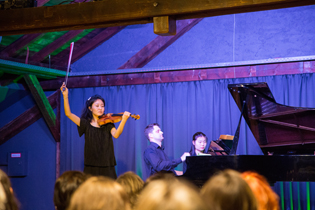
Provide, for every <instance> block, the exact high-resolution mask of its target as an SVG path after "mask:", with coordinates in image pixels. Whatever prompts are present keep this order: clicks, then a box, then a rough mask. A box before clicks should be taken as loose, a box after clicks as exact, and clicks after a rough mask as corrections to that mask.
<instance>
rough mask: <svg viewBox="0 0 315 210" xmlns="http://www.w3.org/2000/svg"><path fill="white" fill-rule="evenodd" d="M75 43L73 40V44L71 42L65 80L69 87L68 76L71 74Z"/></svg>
mask: <svg viewBox="0 0 315 210" xmlns="http://www.w3.org/2000/svg"><path fill="white" fill-rule="evenodd" d="M73 45H74V42H71V44H70V54H69V59H68V67H67V74H66V81H65V85H66V87H67V82H68V76H69V70H70V65H71V58H72V52H73ZM63 91H65V88H63Z"/></svg>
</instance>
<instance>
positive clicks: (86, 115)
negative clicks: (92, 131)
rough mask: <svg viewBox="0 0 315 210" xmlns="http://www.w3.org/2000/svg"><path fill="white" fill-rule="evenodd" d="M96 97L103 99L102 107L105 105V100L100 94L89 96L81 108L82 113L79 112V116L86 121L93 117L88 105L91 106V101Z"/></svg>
mask: <svg viewBox="0 0 315 210" xmlns="http://www.w3.org/2000/svg"><path fill="white" fill-rule="evenodd" d="M97 99H100V100H102V101H103V103H104V107H105V100H104V98H102V96H100V95H94V96H91V97H90V98H88V100H86V102H85V106H84V108H83V110H82V114H81V118H84V119H86V120H88V121H91V120H92V119H93V115H92V112H91V110H90V109H89V107H92V105H93V103H94V102H95V101H96V100H97Z"/></svg>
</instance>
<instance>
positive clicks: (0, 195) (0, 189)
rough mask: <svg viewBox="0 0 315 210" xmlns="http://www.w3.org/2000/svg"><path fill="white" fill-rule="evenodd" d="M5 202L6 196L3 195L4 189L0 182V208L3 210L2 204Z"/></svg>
mask: <svg viewBox="0 0 315 210" xmlns="http://www.w3.org/2000/svg"><path fill="white" fill-rule="evenodd" d="M6 202H7V198H6V196H5V192H4V189H3V187H2V184H1V183H0V210H5V206H4V204H5V203H6Z"/></svg>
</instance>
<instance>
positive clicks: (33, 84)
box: [24, 75, 60, 142]
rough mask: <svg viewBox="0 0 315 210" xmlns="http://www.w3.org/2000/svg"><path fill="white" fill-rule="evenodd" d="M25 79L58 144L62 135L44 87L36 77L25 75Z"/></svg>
mask: <svg viewBox="0 0 315 210" xmlns="http://www.w3.org/2000/svg"><path fill="white" fill-rule="evenodd" d="M24 79H25V81H26V83H27V85H28V87H29V89H30V91H31V93H32V95H33V98H34V99H35V101H36V104H37V106H38V108H39V110H40V111H41V113H42V115H43V116H44V119H45V121H46V123H47V125H48V127H49V130H50V131H51V133H52V135H53V136H54V138H55V140H56V142H58V141H59V139H60V133H59V129H58V127H57V126H59V125H58V124H57V119H56V115H55V112H54V110H53V108H52V107H51V105H50V103H49V101H48V99H47V97H46V95H45V93H44V91H43V89H42V87H41V86H40V84H39V81H38V80H37V78H36V76H34V75H24Z"/></svg>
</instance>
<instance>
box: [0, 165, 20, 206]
mask: <svg viewBox="0 0 315 210" xmlns="http://www.w3.org/2000/svg"><path fill="white" fill-rule="evenodd" d="M0 185H2V188H3V191H4V196H5V197H4V198H3V199H4V200H5V202H4V203H3V207H4V209H5V210H18V209H19V202H18V200H17V199H16V198H15V196H14V193H13V190H12V187H11V182H10V179H9V177H8V176H7V174H6V173H4V172H3V171H2V170H1V169H0ZM0 207H1V203H0Z"/></svg>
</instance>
